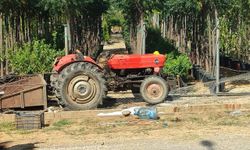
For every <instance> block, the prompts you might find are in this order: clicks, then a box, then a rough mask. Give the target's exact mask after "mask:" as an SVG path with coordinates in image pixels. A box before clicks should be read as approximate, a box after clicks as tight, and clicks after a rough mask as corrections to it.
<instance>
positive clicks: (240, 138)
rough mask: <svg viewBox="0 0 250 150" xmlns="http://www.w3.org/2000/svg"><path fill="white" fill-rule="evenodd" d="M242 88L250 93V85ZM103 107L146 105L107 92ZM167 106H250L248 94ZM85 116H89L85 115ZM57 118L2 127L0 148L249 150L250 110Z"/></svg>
mask: <svg viewBox="0 0 250 150" xmlns="http://www.w3.org/2000/svg"><path fill="white" fill-rule="evenodd" d="M237 86H238V90H239V89H240V88H242V89H244V90H245V89H250V86H249V85H242V86H239V85H237ZM109 98H110V100H111V102H110V103H108V104H107V106H106V107H105V108H100V109H109V108H118V109H123V108H129V107H133V106H147V104H146V103H144V102H143V101H142V100H140V98H134V97H133V95H132V94H131V93H130V92H129V91H128V92H123V93H112V92H111V93H109ZM170 99H171V100H169V101H166V103H165V104H177V105H192V104H219V103H223V102H229V103H230V102H231V103H233V102H238V103H249V102H250V101H249V100H250V97H249V96H234V97H192V98H190V97H182V98H180V97H170ZM86 113H87V112H86ZM87 116H88V117H86V118H82V119H77V120H65V119H64V120H59V121H57V122H54V123H53V124H51V125H50V126H48V127H45V128H43V129H41V130H31V131H25V130H16V129H15V126H14V125H13V124H12V123H8V122H5V123H1V124H0V149H3V148H6V149H17V150H19V149H44V150H49V149H87V150H88V149H89V150H92V149H107V150H109V149H129V150H130V149H135V150H138V149H148V150H151V149H163V150H164V149H174V150H179V149H180V150H182V149H190V150H193V149H198V150H199V149H201V150H203V149H208V150H213V149H221V150H224V149H227V150H230V149H232V150H235V149H241V150H244V149H245V150H248V149H249V148H250V142H249V141H250V110H236V111H233V112H228V111H221V112H217V111H216V112H213V111H212V113H211V111H210V112H209V113H207V112H204V111H203V112H200V113H199V112H198V113H188V114H184V113H173V114H160V119H159V120H141V119H138V118H137V117H135V116H129V117H97V116H96V115H93V113H91V114H88V115H87Z"/></svg>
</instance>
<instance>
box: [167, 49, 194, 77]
mask: <svg viewBox="0 0 250 150" xmlns="http://www.w3.org/2000/svg"><path fill="white" fill-rule="evenodd" d="M191 68H192V64H191V62H190V60H189V58H188V56H187V55H186V54H178V53H170V54H168V55H167V61H166V63H165V66H164V69H163V71H164V73H165V74H168V75H175V76H176V75H180V76H186V75H187V74H188V71H189V69H191Z"/></svg>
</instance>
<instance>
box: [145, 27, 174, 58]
mask: <svg viewBox="0 0 250 150" xmlns="http://www.w3.org/2000/svg"><path fill="white" fill-rule="evenodd" d="M156 50H157V51H159V52H160V53H161V54H166V53H170V52H172V51H177V49H176V48H175V46H174V45H173V44H172V43H171V42H170V41H168V40H167V39H164V38H163V37H162V36H161V31H160V29H155V28H151V27H149V28H147V38H146V52H147V53H153V52H154V51H156Z"/></svg>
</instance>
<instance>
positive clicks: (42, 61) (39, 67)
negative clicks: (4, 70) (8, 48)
mask: <svg viewBox="0 0 250 150" xmlns="http://www.w3.org/2000/svg"><path fill="white" fill-rule="evenodd" d="M60 54H62V52H61V51H57V50H55V49H54V48H53V47H52V46H51V45H48V44H45V42H44V40H41V41H39V40H38V41H33V42H32V43H26V44H24V45H23V46H22V47H21V48H19V49H17V50H16V51H15V52H13V53H12V54H11V55H10V57H9V60H10V64H11V67H12V68H13V69H14V71H15V72H16V73H19V74H32V73H45V72H50V71H51V70H52V63H53V61H54V59H55V57H57V56H58V55H60Z"/></svg>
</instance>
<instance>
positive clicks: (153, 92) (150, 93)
mask: <svg viewBox="0 0 250 150" xmlns="http://www.w3.org/2000/svg"><path fill="white" fill-rule="evenodd" d="M146 95H147V97H149V98H150V99H153V100H157V99H159V98H161V97H162V95H163V87H162V86H161V85H160V84H156V83H152V84H149V85H148V86H147V88H146Z"/></svg>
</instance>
